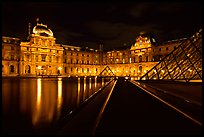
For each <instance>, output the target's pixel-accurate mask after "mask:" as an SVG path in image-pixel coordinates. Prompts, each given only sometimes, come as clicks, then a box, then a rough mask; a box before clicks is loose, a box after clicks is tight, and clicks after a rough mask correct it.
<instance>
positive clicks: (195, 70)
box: [140, 29, 202, 82]
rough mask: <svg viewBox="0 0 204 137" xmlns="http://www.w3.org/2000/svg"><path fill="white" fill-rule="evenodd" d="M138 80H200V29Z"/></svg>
mask: <svg viewBox="0 0 204 137" xmlns="http://www.w3.org/2000/svg"><path fill="white" fill-rule="evenodd" d="M140 80H172V81H175V80H184V81H185V82H189V81H191V80H201V81H202V29H200V30H199V31H198V32H197V33H195V34H194V35H193V36H191V37H190V38H188V39H186V40H185V41H183V42H182V43H181V44H180V45H179V46H177V48H176V49H174V50H173V51H172V52H171V53H169V54H168V55H167V56H166V57H165V58H164V59H163V60H161V61H160V62H159V63H158V64H156V65H155V66H154V67H153V68H152V69H150V70H149V71H148V72H147V73H146V74H144V75H143V76H142V77H141V78H140Z"/></svg>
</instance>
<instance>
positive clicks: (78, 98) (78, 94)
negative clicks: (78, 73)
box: [77, 78, 81, 106]
mask: <svg viewBox="0 0 204 137" xmlns="http://www.w3.org/2000/svg"><path fill="white" fill-rule="evenodd" d="M80 86H81V85H80V78H78V86H77V88H78V92H77V106H78V105H79V101H80Z"/></svg>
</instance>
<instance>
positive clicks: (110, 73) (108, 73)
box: [99, 66, 115, 76]
mask: <svg viewBox="0 0 204 137" xmlns="http://www.w3.org/2000/svg"><path fill="white" fill-rule="evenodd" d="M99 76H115V74H114V73H113V71H112V70H111V69H110V68H109V66H106V67H105V68H104V69H103V71H101V73H100V74H99Z"/></svg>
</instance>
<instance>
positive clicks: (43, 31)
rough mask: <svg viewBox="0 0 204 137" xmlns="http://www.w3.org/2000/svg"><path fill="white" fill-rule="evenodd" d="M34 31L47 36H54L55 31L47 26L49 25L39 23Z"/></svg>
mask: <svg viewBox="0 0 204 137" xmlns="http://www.w3.org/2000/svg"><path fill="white" fill-rule="evenodd" d="M33 33H34V34H38V35H40V36H47V37H50V36H51V37H53V33H52V31H51V30H50V29H48V28H47V25H43V24H39V23H37V25H36V26H35V27H34V28H33Z"/></svg>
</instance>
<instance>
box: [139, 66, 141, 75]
mask: <svg viewBox="0 0 204 137" xmlns="http://www.w3.org/2000/svg"><path fill="white" fill-rule="evenodd" d="M141 73H142V66H139V74H141Z"/></svg>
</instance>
